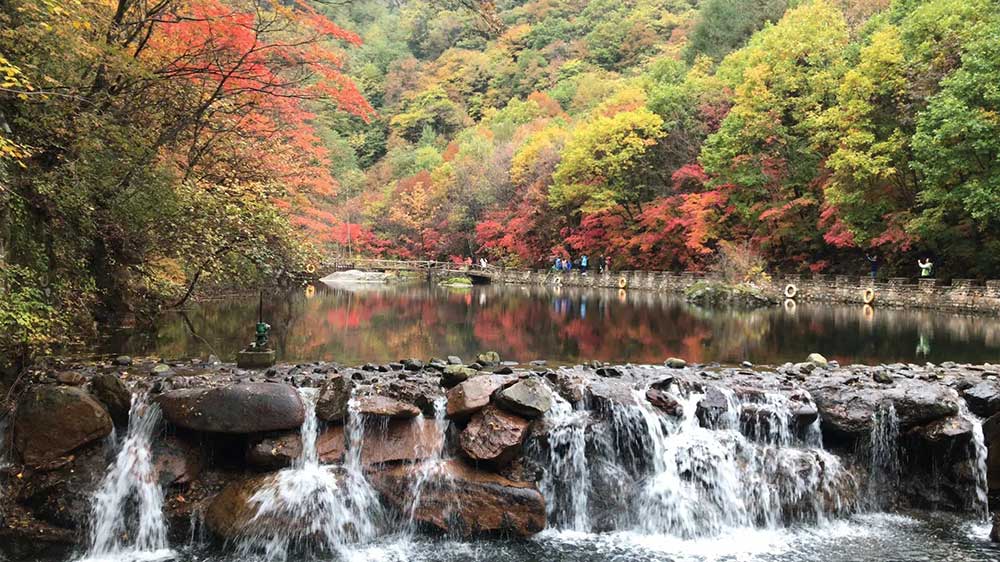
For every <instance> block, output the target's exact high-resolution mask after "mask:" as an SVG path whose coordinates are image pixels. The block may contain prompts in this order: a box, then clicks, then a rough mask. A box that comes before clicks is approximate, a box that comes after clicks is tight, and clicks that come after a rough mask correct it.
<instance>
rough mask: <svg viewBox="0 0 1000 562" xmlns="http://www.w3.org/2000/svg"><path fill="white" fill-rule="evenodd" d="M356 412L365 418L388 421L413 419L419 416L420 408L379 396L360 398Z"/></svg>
mask: <svg viewBox="0 0 1000 562" xmlns="http://www.w3.org/2000/svg"><path fill="white" fill-rule="evenodd" d="M357 412H358V413H359V414H363V415H366V416H376V417H383V418H389V419H406V418H415V417H417V416H419V415H420V408H418V407H416V406H414V405H413V404H409V403H407V402H403V401H402V400H396V399H395V398H390V397H388V396H383V395H381V394H372V395H369V396H362V397H361V398H359V399H358V401H357Z"/></svg>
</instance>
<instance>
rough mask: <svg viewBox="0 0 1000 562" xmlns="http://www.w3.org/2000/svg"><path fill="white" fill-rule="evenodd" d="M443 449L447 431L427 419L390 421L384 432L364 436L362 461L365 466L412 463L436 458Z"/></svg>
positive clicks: (373, 432)
mask: <svg viewBox="0 0 1000 562" xmlns="http://www.w3.org/2000/svg"><path fill="white" fill-rule="evenodd" d="M443 446H444V431H442V428H441V427H439V426H438V424H436V423H435V422H434V421H432V420H427V419H425V418H412V419H404V420H389V423H388V424H387V425H386V428H385V431H372V432H368V433H366V434H365V438H364V441H362V445H361V462H362V463H364V464H366V465H373V464H381V463H388V462H398V461H406V462H413V461H419V460H423V459H428V458H431V457H434V456H436V455H437V454H438V453H439V452H440V451H441V448H442V447H443Z"/></svg>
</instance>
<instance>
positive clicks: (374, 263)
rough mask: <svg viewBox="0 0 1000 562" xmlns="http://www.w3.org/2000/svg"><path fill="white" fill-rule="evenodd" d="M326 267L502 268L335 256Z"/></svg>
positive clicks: (397, 268) (473, 270)
mask: <svg viewBox="0 0 1000 562" xmlns="http://www.w3.org/2000/svg"><path fill="white" fill-rule="evenodd" d="M323 265H324V268H325V269H382V270H409V271H429V270H432V271H453V272H469V271H472V272H481V273H493V272H497V271H500V270H501V268H499V267H496V266H494V265H490V264H487V265H486V266H485V267H484V266H482V265H480V264H477V263H474V264H471V265H467V264H464V263H454V262H446V261H434V260H389V259H379V258H333V259H330V260H328V261H326V262H325V263H324V264H323Z"/></svg>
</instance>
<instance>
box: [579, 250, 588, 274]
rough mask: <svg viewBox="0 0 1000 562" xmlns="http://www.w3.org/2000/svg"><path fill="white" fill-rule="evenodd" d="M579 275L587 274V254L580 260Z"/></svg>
mask: <svg viewBox="0 0 1000 562" xmlns="http://www.w3.org/2000/svg"><path fill="white" fill-rule="evenodd" d="M580 273H582V274H583V275H586V274H587V254H583V257H581V258H580Z"/></svg>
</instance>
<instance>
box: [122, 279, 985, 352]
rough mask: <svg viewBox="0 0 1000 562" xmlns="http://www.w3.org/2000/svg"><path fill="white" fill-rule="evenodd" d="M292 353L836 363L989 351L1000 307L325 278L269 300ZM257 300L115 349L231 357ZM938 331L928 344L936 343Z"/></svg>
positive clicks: (281, 345)
mask: <svg viewBox="0 0 1000 562" xmlns="http://www.w3.org/2000/svg"><path fill="white" fill-rule="evenodd" d="M264 315H265V318H267V319H268V320H269V321H270V323H271V324H272V326H274V328H273V330H272V335H273V343H274V345H275V347H276V349H277V350H278V353H279V355H280V357H281V359H282V360H285V361H314V360H324V361H337V362H340V363H342V364H359V363H366V362H387V361H392V360H396V359H400V358H404V357H421V358H429V357H432V356H445V355H461V356H463V357H465V358H467V359H471V357H472V356H473V355H474V354H475V353H477V352H479V351H482V350H486V349H491V350H496V351H498V352H500V354H501V355H502V356H503V357H504V358H509V359H513V360H516V361H521V362H526V361H530V360H532V359H546V360H549V361H550V362H552V363H578V362H581V361H587V360H591V359H598V360H602V361H613V362H633V363H659V362H661V361H663V359H664V358H666V357H670V356H677V357H683V358H685V359H687V360H688V361H691V362H701V363H706V362H713V361H715V362H722V363H738V362H740V361H744V360H749V361H752V362H754V363H759V364H775V363H783V362H785V361H801V360H802V359H803V358H804V357H805V355H806V354H807V353H809V352H811V351H819V352H821V353H823V354H824V355H826V356H827V357H829V358H831V359H837V360H839V361H841V362H842V363H847V362H863V363H880V362H885V363H889V362H916V361H919V362H921V363H923V362H925V361H932V362H941V361H960V362H964V361H968V362H985V361H991V360H995V358H996V356H997V352H998V350H1000V320H998V319H996V318H989V317H981V316H963V315H957V314H948V313H942V312H936V311H913V310H909V311H906V310H887V309H872V308H871V307H864V308H863V307H858V306H833V305H817V304H808V303H802V304H798V305H797V306H795V307H782V306H777V307H774V308H768V309H762V310H756V311H735V310H706V309H700V308H697V307H694V306H691V305H688V304H687V303H685V302H684V301H683V300H682V299H681V298H680V297H678V296H677V295H665V294H658V293H653V292H640V291H617V290H588V289H579V288H570V287H560V288H556V289H551V288H545V287H522V286H506V287H504V286H476V287H473V288H471V289H463V290H454V289H443V288H439V287H436V286H427V285H423V284H418V285H394V286H362V287H353V288H332V287H325V286H319V287H317V288H315V289H314V290H312V291H309V292H308V294H307V292H306V290H298V291H294V292H291V293H288V294H282V295H271V296H270V297H268V298H266V299H265V307H264ZM255 317H256V301H255V299H233V300H226V301H217V302H209V303H203V304H200V305H198V306H197V307H196V308H194V309H193V310H191V311H189V312H188V313H187V319H184V318H183V317H182V316H180V315H175V316H169V317H167V318H165V319H164V321H163V323H162V324H161V325H160V327H159V330H158V333H156V334H155V337H150V336H149V335H148V334H137V333H131V334H122V335H121V336H120V337H117V338H112V339H111V340H109V341H108V342H107V344H106V346H105V349H104V350H103V351H105V352H107V353H130V354H137V355H138V354H156V355H160V356H163V357H168V358H180V357H198V356H201V357H204V356H207V355H208V354H209V353H215V354H217V355H219V356H220V357H221V358H223V359H224V360H231V359H232V357H233V356H234V354H235V352H236V350H238V349H240V348H241V347H243V346H245V345H246V343H247V338H249V337H250V336H251V335H252V334H251V333H250V328H252V326H253V322H254V319H255ZM931 342H933V345H931Z"/></svg>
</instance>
